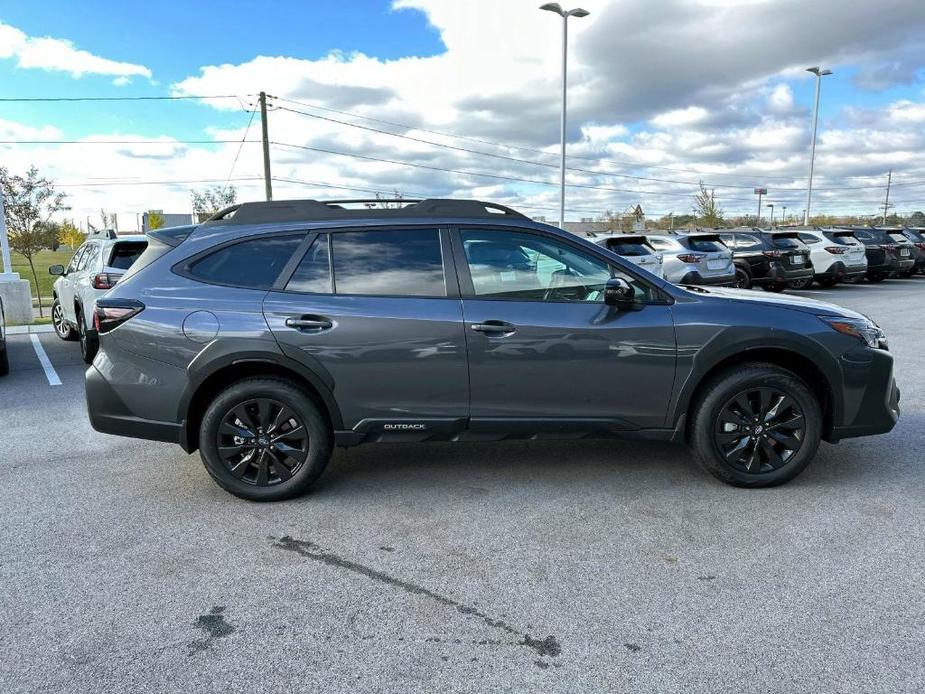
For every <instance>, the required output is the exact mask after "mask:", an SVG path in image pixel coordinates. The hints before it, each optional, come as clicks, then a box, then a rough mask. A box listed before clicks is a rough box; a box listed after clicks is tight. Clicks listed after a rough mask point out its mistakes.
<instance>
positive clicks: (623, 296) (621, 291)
mask: <svg viewBox="0 0 925 694" xmlns="http://www.w3.org/2000/svg"><path fill="white" fill-rule="evenodd" d="M604 303H605V304H607V305H608V306H616V307H617V308H619V309H627V308H629V307H630V306H632V305H633V304H634V303H636V290H635V289H633V285H631V284H630V283H629V282H627V281H626V280H625V279H623V278H622V277H612V278H610V279H609V280H607V284H606V286H605V287H604Z"/></svg>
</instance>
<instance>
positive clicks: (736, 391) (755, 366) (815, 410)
mask: <svg viewBox="0 0 925 694" xmlns="http://www.w3.org/2000/svg"><path fill="white" fill-rule="evenodd" d="M778 396H781V397H783V398H784V399H783V400H779V399H778ZM765 397H766V399H765ZM765 402H766V403H767V405H768V407H764V403H765ZM740 403H745V404H747V405H748V406H749V408H748V409H747V408H746V407H744V406H743V405H741V404H740ZM775 403H776V404H777V407H775ZM780 408H784V409H780ZM771 411H776V414H775V415H774V416H773V417H769V415H770V414H771ZM762 412H767V414H765V415H764V416H762V415H761V413H762ZM693 413H694V417H693V420H692V424H691V430H690V434H691V435H690V448H691V453H692V454H693V456H694V459H695V460H696V461H697V462H698V463H699V464H700V465H701V467H703V468H704V469H705V470H706V471H707V472H709V473H710V474H711V475H713V476H714V477H716V478H717V479H718V480H720V481H722V482H725V483H726V484H730V485H733V486H736V487H773V486H776V485H778V484H783V483H784V482H788V481H790V480H792V479H793V478H794V477H796V476H797V475H798V474H800V473H801V472H802V471H803V469H804V468H805V467H806V466H807V465H809V463H810V461H811V460H812V459H813V456H814V455H815V454H816V449H817V448H818V447H819V441H820V438H821V436H822V408H821V407H820V405H819V401H818V400H817V399H816V396H815V395H813V393H812V392H811V391H810V389H809V388H808V387H807V386H806V384H805V383H804V382H803V381H802V379H800V378H799V377H798V376H797V375H796V374H794V373H792V372H791V371H788V370H786V369H782V368H780V367H778V366H775V365H773V364H767V363H763V362H755V363H751V364H745V365H740V366H737V367H735V368H734V369H729V370H726V371H723V372H721V373H719V374H717V375H716V376H715V377H714V378H713V379H712V380H711V381H710V382H709V383H708V384H707V387H706V388H705V390H704V394H703V395H702V396H701V397H700V398H699V400H698V402H697V403H696V404H695V405H694V408H693ZM736 413H738V414H736ZM740 415H748V416H741V417H740ZM755 416H757V417H758V422H757V423H756V422H755V421H754V417H755ZM797 416H798V417H799V418H797ZM788 422H789V423H796V425H797V426H798V427H799V430H798V429H797V428H796V427H795V426H781V424H782V423H788ZM769 424H770V426H771V428H767V429H766V428H765V427H766V426H768V425H769ZM729 427H733V428H734V430H731V431H730V429H729ZM772 431H773V432H776V433H771V432H772ZM743 432H744V433H743ZM756 432H757V433H756ZM739 434H741V437H740V438H736V436H738V435H739ZM743 441H745V444H744V447H743V446H742V442H743ZM756 442H757V443H756ZM789 445H793V446H795V447H794V448H793V449H788V448H787V446H789ZM736 449H738V450H736ZM769 450H770V451H773V453H774V455H776V458H775V457H774V455H771V454H770V453H769ZM788 451H789V452H788ZM730 455H731V456H741V458H739V457H730Z"/></svg>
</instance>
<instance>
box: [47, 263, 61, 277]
mask: <svg viewBox="0 0 925 694" xmlns="http://www.w3.org/2000/svg"><path fill="white" fill-rule="evenodd" d="M48 274H49V275H63V274H64V266H63V265H51V266H49V268H48Z"/></svg>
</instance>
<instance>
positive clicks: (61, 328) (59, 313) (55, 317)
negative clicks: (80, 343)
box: [51, 299, 77, 340]
mask: <svg viewBox="0 0 925 694" xmlns="http://www.w3.org/2000/svg"><path fill="white" fill-rule="evenodd" d="M51 324H52V325H53V326H54V328H55V335H57V336H58V337H59V338H61V339H62V340H73V339H74V338H75V337H77V333H76V332H75V331H74V328H72V327H71V324H70V323H68V322H67V319H66V318H65V317H64V309H63V308H62V307H61V302H60V301H58V300H57V299H55V300H54V303H52V305H51Z"/></svg>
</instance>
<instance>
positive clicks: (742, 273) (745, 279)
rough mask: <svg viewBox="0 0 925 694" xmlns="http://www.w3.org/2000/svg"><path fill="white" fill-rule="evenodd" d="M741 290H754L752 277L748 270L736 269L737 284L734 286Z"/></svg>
mask: <svg viewBox="0 0 925 694" xmlns="http://www.w3.org/2000/svg"><path fill="white" fill-rule="evenodd" d="M733 286H735V287H738V288H739V289H751V288H752V276H751V275H750V274H748V270H746V269H744V268H741V267H736V278H735V284H734V285H733Z"/></svg>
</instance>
